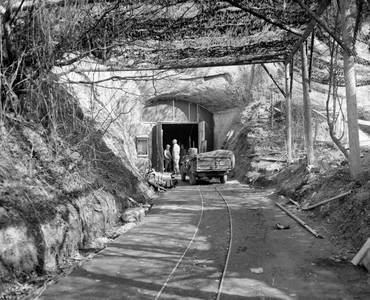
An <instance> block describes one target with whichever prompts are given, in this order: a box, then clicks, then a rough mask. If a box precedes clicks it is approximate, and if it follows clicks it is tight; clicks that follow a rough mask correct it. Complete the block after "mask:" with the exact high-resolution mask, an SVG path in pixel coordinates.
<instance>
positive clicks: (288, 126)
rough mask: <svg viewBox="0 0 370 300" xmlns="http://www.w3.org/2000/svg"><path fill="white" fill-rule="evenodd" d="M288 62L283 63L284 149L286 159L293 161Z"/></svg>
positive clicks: (289, 161)
mask: <svg viewBox="0 0 370 300" xmlns="http://www.w3.org/2000/svg"><path fill="white" fill-rule="evenodd" d="M289 69H290V67H289V63H286V64H285V101H286V112H285V113H286V117H285V119H286V149H287V161H288V163H289V164H290V163H292V161H293V146H292V144H293V137H292V136H293V134H292V128H293V124H292V94H291V88H290V79H289V77H290V72H289Z"/></svg>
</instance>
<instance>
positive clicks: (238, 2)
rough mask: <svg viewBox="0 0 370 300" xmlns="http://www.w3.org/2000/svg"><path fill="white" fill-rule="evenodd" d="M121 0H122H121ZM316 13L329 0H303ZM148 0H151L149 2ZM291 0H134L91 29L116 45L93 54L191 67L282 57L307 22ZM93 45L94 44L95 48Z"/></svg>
mask: <svg viewBox="0 0 370 300" xmlns="http://www.w3.org/2000/svg"><path fill="white" fill-rule="evenodd" d="M122 2H125V1H122ZM303 2H304V3H305V4H306V5H307V6H308V7H309V8H310V9H311V10H312V11H313V12H316V13H317V14H321V13H322V12H323V11H324V9H325V8H326V7H327V6H328V4H329V3H330V1H326V0H323V1H320V0H306V1H303ZM148 3H150V4H148ZM310 20H311V19H310V16H309V15H308V14H307V12H306V10H304V9H302V8H301V6H300V5H298V4H297V3H296V2H295V1H294V0H233V1H231V0H230V1H207V0H203V1H201V0H197V1H184V0H171V1H161V0H152V1H137V4H136V5H135V6H132V7H131V6H130V9H128V6H127V5H123V6H122V7H119V8H117V9H115V10H112V11H111V12H110V13H109V17H106V18H105V21H104V26H100V27H97V28H95V29H94V30H93V31H92V32H91V33H90V37H91V41H92V43H95V44H97V46H99V41H101V40H102V37H103V36H104V42H105V43H106V39H107V36H106V32H107V31H109V30H107V28H112V29H111V30H110V32H111V33H110V35H111V36H110V37H109V38H110V39H113V40H114V41H115V45H116V46H112V47H110V48H109V51H108V50H107V51H104V53H101V52H99V51H96V53H95V54H96V55H97V56H98V57H99V55H100V56H102V58H104V59H105V64H107V65H110V66H111V67H112V68H127V69H130V68H131V69H134V68H136V69H137V68H143V69H145V68H173V69H176V68H192V67H207V66H222V65H238V64H249V63H263V62H277V61H284V60H285V59H286V57H287V56H288V55H289V54H290V53H291V51H292V50H293V49H294V48H295V46H296V45H297V44H299V42H300V40H301V37H302V35H303V34H304V31H305V29H306V28H307V26H308V24H309V22H310ZM97 48H98V47H97Z"/></svg>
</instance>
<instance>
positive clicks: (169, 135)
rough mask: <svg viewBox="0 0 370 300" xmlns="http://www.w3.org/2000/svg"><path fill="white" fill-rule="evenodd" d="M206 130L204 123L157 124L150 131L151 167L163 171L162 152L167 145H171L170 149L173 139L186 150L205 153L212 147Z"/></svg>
mask: <svg viewBox="0 0 370 300" xmlns="http://www.w3.org/2000/svg"><path fill="white" fill-rule="evenodd" d="M207 128H208V127H207V126H206V122H205V121H200V122H199V123H195V122H189V123H171V122H165V123H161V122H160V123H157V125H155V126H154V128H153V131H152V151H151V152H152V167H153V168H154V169H156V170H158V171H162V170H163V167H164V162H163V152H164V149H165V147H166V145H167V144H169V145H171V148H172V140H173V139H176V140H177V143H178V144H179V145H181V144H183V145H184V147H185V149H186V150H188V149H189V148H198V152H205V151H207V149H209V148H210V147H212V145H209V144H208V140H207V130H206V129H207ZM209 140H210V139H209ZM209 146H210V147H209Z"/></svg>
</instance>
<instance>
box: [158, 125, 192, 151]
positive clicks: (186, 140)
mask: <svg viewBox="0 0 370 300" xmlns="http://www.w3.org/2000/svg"><path fill="white" fill-rule="evenodd" d="M162 130H163V148H165V146H166V145H167V144H169V145H171V146H172V140H173V139H176V140H177V143H178V144H179V145H181V144H183V145H184V147H185V149H189V148H198V123H192V124H162Z"/></svg>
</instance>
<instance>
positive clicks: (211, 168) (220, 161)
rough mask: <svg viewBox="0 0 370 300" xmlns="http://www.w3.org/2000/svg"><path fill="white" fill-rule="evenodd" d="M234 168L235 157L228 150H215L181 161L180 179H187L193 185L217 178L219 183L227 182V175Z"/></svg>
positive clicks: (190, 156)
mask: <svg viewBox="0 0 370 300" xmlns="http://www.w3.org/2000/svg"><path fill="white" fill-rule="evenodd" d="M234 166H235V156H234V153H233V152H232V151H230V150H215V151H210V152H203V153H199V154H190V155H187V156H185V158H184V159H183V160H182V161H181V165H180V173H181V179H182V180H183V181H185V180H186V176H188V177H189V182H190V184H192V185H194V184H196V183H197V182H198V180H199V179H212V178H218V179H219V180H220V182H221V183H225V182H226V181H227V175H228V173H229V172H230V171H231V170H232V169H233V168H234Z"/></svg>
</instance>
